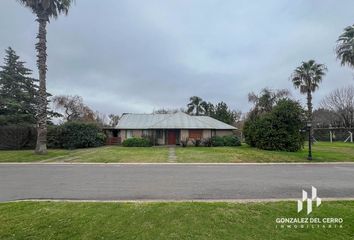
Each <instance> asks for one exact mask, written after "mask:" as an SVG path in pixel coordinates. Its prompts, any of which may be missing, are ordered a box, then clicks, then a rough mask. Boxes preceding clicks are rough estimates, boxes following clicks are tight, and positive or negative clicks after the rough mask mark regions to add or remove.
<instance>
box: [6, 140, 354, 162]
mask: <svg viewBox="0 0 354 240" xmlns="http://www.w3.org/2000/svg"><path fill="white" fill-rule="evenodd" d="M176 155H177V162H179V163H191V162H195V163H211V162H219V163H237V162H308V161H307V160H306V157H307V148H305V149H304V150H302V151H299V152H295V153H289V152H276V151H265V150H260V149H256V148H251V147H249V146H247V145H246V144H243V145H242V146H241V147H212V148H207V147H187V148H182V147H177V148H176ZM313 158H314V160H313V161H314V162H335V161H347V162H353V161H354V144H353V143H340V142H336V143H328V142H318V143H316V144H315V145H314V146H313ZM38 161H45V162H103V163H109V162H125V163H130V162H146V163H149V162H168V148H166V147H150V148H149V147H146V148H128V147H119V146H105V147H99V148H89V149H76V150H58V149H50V150H49V154H48V155H43V156H39V155H35V154H33V151H32V150H20V151H0V162H38Z"/></svg>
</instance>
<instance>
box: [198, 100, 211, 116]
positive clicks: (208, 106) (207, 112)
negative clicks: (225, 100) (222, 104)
mask: <svg viewBox="0 0 354 240" xmlns="http://www.w3.org/2000/svg"><path fill="white" fill-rule="evenodd" d="M200 105H201V107H202V108H203V110H204V115H207V116H213V115H214V113H215V107H214V104H212V103H211V102H205V101H203V102H202V103H201V104H200Z"/></svg>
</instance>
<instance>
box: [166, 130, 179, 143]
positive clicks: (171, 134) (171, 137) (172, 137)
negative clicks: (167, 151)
mask: <svg viewBox="0 0 354 240" xmlns="http://www.w3.org/2000/svg"><path fill="white" fill-rule="evenodd" d="M176 138H177V134H176V130H168V132H167V144H168V145H176Z"/></svg>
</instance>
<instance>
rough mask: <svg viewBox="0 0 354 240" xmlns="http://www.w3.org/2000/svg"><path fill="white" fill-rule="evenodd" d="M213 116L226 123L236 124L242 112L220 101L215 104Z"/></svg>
mask: <svg viewBox="0 0 354 240" xmlns="http://www.w3.org/2000/svg"><path fill="white" fill-rule="evenodd" d="M211 116H212V117H214V118H215V119H217V120H219V121H222V122H224V123H227V124H234V123H235V122H236V121H237V120H239V119H240V118H241V112H240V111H232V110H231V109H230V108H229V107H228V106H227V104H226V103H224V102H220V103H218V104H216V105H215V111H214V113H213V114H212V115H211Z"/></svg>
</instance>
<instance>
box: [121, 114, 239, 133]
mask: <svg viewBox="0 0 354 240" xmlns="http://www.w3.org/2000/svg"><path fill="white" fill-rule="evenodd" d="M117 128H118V129H219V130H235V129H236V128H235V127H233V126H231V125H229V124H226V123H223V122H221V121H219V120H216V119H214V118H211V117H208V116H190V115H188V114H186V113H183V112H177V113H171V114H131V113H129V114H124V115H123V116H122V117H121V119H120V120H119V123H118V125H117Z"/></svg>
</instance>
